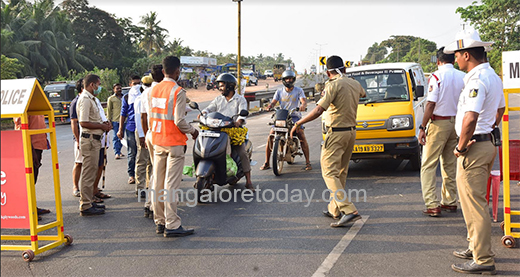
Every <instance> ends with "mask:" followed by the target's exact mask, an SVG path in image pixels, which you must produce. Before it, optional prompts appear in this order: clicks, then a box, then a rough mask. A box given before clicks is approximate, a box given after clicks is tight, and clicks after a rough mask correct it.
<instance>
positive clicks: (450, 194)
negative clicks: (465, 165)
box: [421, 118, 457, 209]
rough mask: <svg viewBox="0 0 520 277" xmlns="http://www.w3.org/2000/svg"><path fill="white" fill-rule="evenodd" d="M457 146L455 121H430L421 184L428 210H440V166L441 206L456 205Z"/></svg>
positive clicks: (424, 149) (423, 157)
mask: <svg viewBox="0 0 520 277" xmlns="http://www.w3.org/2000/svg"><path fill="white" fill-rule="evenodd" d="M456 146H457V133H456V132H455V118H453V119H451V120H435V121H431V122H430V124H429V126H428V134H427V135H426V145H425V146H424V148H423V155H422V166H421V185H422V193H423V199H424V203H425V204H426V207H427V208H428V209H431V208H437V207H439V206H440V205H439V198H438V197H437V189H436V187H437V186H436V185H437V166H438V165H439V160H440V163H441V176H442V190H441V202H440V204H441V205H449V206H456V205H457V183H456V181H455V178H456V173H457V171H456V169H457V165H456V164H457V157H455V155H453V149H455V147H456Z"/></svg>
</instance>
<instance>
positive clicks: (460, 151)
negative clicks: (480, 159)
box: [455, 145, 468, 153]
mask: <svg viewBox="0 0 520 277" xmlns="http://www.w3.org/2000/svg"><path fill="white" fill-rule="evenodd" d="M455 150H457V152H459V153H464V152H466V151H468V148H467V147H466V148H464V149H462V150H460V149H459V146H458V145H457V146H455Z"/></svg>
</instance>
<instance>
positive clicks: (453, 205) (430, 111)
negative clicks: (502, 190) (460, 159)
mask: <svg viewBox="0 0 520 277" xmlns="http://www.w3.org/2000/svg"><path fill="white" fill-rule="evenodd" d="M443 51H444V47H441V48H440V49H439V50H438V51H437V65H438V66H439V69H438V70H437V71H435V72H434V73H433V74H432V75H431V77H430V82H429V84H428V92H429V93H428V102H427V103H426V110H425V111H424V117H423V120H422V124H421V125H420V126H419V129H420V131H419V143H420V144H422V145H424V149H423V156H422V163H421V164H422V165H421V185H422V193H423V199H424V204H426V210H424V211H423V213H424V214H425V215H429V216H439V215H440V214H441V209H442V210H444V211H447V212H456V211H457V184H456V182H455V174H456V169H457V166H456V162H457V158H456V157H455V156H453V149H454V148H455V146H456V145H457V134H456V133H455V115H456V114H457V101H458V100H459V95H460V92H461V91H462V88H464V81H463V80H462V79H463V78H464V75H465V74H464V72H462V71H460V70H457V69H455V68H454V67H453V63H454V61H455V56H454V55H453V54H444V52H443ZM428 122H429V124H428ZM426 126H428V134H426ZM439 159H440V162H441V169H442V171H441V175H442V191H441V196H442V198H441V201H440V203H439V199H438V198H437V191H436V183H437V165H438V164H439ZM439 204H440V207H439Z"/></svg>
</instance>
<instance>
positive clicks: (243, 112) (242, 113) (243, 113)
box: [239, 110, 249, 116]
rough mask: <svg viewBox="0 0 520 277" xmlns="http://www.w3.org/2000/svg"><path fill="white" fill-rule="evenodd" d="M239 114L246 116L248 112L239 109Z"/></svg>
mask: <svg viewBox="0 0 520 277" xmlns="http://www.w3.org/2000/svg"><path fill="white" fill-rule="evenodd" d="M239 115H240V116H248V115H249V112H248V111H247V110H241V111H240V113H239Z"/></svg>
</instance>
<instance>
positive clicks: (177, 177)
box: [152, 145, 184, 229]
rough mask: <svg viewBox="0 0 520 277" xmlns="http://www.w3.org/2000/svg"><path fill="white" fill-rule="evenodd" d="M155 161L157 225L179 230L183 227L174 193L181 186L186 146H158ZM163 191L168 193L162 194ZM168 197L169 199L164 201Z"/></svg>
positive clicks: (154, 214)
mask: <svg viewBox="0 0 520 277" xmlns="http://www.w3.org/2000/svg"><path fill="white" fill-rule="evenodd" d="M153 161H154V163H153V176H154V182H153V184H154V187H153V189H154V190H155V194H156V197H154V198H153V201H154V203H153V204H152V205H153V209H154V213H153V216H154V221H155V224H156V225H158V224H164V225H166V229H177V228H179V226H181V218H180V217H179V216H178V215H177V197H176V195H173V192H174V190H178V189H179V187H180V185H181V178H182V169H183V167H184V145H179V146H159V145H156V146H155V150H154V160H153ZM163 189H164V190H167V191H168V192H164V191H163V192H161V190H163ZM161 195H165V196H161ZM166 195H167V197H168V199H164V198H165V197H166Z"/></svg>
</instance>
